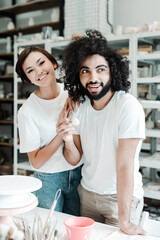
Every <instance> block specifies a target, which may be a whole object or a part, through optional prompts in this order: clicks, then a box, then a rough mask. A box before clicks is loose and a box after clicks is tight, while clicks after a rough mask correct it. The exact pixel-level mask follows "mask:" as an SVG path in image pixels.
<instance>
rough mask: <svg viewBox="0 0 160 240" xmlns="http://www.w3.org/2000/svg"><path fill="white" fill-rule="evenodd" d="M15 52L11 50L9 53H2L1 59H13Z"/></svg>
mask: <svg viewBox="0 0 160 240" xmlns="http://www.w3.org/2000/svg"><path fill="white" fill-rule="evenodd" d="M13 56H14V53H13V52H9V53H0V59H3V60H13Z"/></svg>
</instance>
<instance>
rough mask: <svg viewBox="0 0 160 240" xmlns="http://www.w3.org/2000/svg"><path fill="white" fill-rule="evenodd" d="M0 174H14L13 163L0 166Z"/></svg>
mask: <svg viewBox="0 0 160 240" xmlns="http://www.w3.org/2000/svg"><path fill="white" fill-rule="evenodd" d="M0 173H1V174H2V173H3V174H11V175H12V174H13V165H12V164H11V163H4V164H2V165H0Z"/></svg>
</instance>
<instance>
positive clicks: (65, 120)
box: [56, 111, 74, 142]
mask: <svg viewBox="0 0 160 240" xmlns="http://www.w3.org/2000/svg"><path fill="white" fill-rule="evenodd" d="M56 132H57V134H58V135H59V136H60V137H61V138H62V139H63V141H65V142H71V141H73V133H74V128H73V127H72V124H71V123H69V117H68V113H65V111H63V112H61V116H60V118H59V121H58V123H57V130H56Z"/></svg>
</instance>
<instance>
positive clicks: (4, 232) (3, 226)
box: [0, 224, 10, 240]
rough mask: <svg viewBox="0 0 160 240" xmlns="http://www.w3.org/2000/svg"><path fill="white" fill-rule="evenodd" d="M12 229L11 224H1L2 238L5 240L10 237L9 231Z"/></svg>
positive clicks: (0, 237) (0, 234)
mask: <svg viewBox="0 0 160 240" xmlns="http://www.w3.org/2000/svg"><path fill="white" fill-rule="evenodd" d="M9 230H10V226H9V225H6V224H0V239H1V240H5V239H6V238H7V237H8V232H9Z"/></svg>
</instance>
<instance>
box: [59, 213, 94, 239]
mask: <svg viewBox="0 0 160 240" xmlns="http://www.w3.org/2000/svg"><path fill="white" fill-rule="evenodd" d="M64 225H65V227H66V231H67V236H68V240H75V239H76V240H90V237H91V232H92V228H93V225H94V220H93V219H91V218H87V217H71V218H68V219H66V220H65V221H64Z"/></svg>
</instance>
